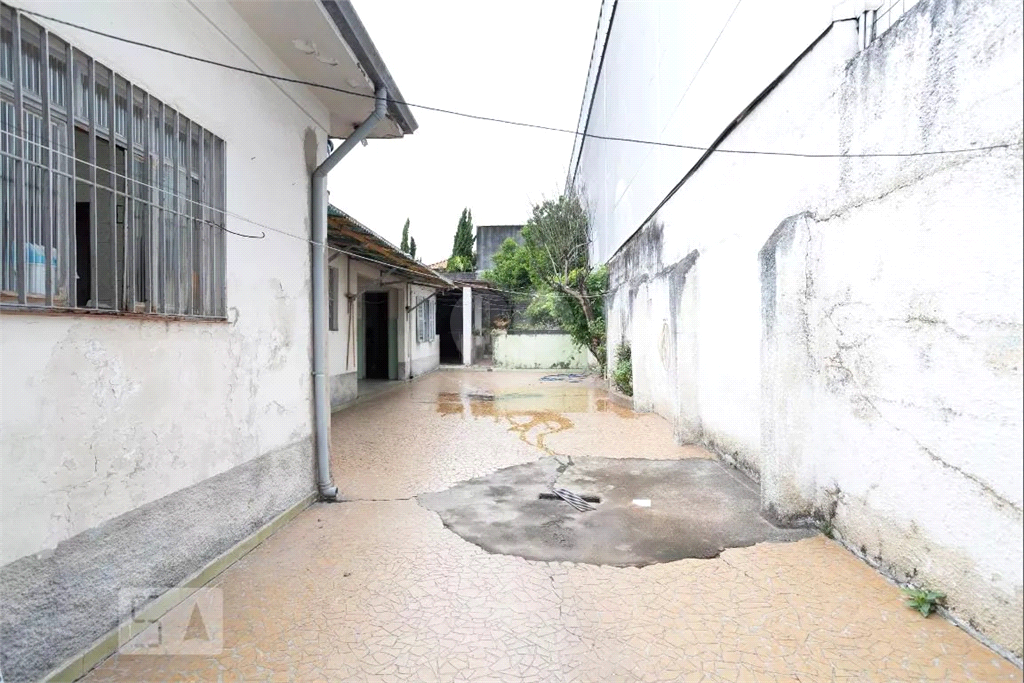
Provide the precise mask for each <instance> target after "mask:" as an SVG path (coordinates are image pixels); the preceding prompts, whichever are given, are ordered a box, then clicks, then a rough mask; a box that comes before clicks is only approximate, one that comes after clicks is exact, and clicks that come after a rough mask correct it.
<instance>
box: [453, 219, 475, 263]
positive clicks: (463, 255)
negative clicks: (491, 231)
mask: <svg viewBox="0 0 1024 683" xmlns="http://www.w3.org/2000/svg"><path fill="white" fill-rule="evenodd" d="M474 240H475V237H474V236H473V212H472V211H470V210H469V209H468V208H467V209H463V210H462V215H461V216H460V217H459V227H457V228H456V229H455V239H454V241H453V243H452V255H451V257H450V258H449V259H448V270H449V271H450V272H452V273H461V272H468V271H471V270H473V269H474V268H476V254H475V253H473V242H474Z"/></svg>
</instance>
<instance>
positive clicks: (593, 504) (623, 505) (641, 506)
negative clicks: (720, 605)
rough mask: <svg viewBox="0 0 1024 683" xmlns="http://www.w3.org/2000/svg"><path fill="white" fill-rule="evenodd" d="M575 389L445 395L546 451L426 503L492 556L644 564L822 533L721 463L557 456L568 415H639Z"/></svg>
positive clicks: (449, 406) (448, 411)
mask: <svg viewBox="0 0 1024 683" xmlns="http://www.w3.org/2000/svg"><path fill="white" fill-rule="evenodd" d="M567 389H568V390H567V391H563V392H559V393H548V394H535V393H507V394H494V393H490V392H483V391H476V390H469V391H465V392H463V393H441V394H439V395H438V397H437V411H438V412H439V413H441V414H442V415H445V416H447V415H456V414H461V415H463V416H465V417H472V418H491V419H494V420H496V421H499V422H504V423H507V424H508V428H509V431H512V432H515V433H516V434H517V435H518V436H519V438H520V439H521V440H523V441H524V442H526V443H528V444H530V445H532V446H534V447H536V448H537V449H539V450H540V451H542V452H543V453H544V456H545V457H542V458H541V459H540V460H538V461H536V462H533V463H527V464H522V465H516V466H513V467H508V468H505V469H502V470H499V471H497V472H494V473H492V474H490V475H487V476H484V477H479V478H476V479H472V480H469V481H465V482H462V483H459V484H457V485H455V486H453V487H452V488H450V489H448V490H446V491H440V492H434V493H426V494H422V495H420V496H418V500H419V501H420V503H421V504H422V505H424V506H425V507H427V508H428V509H431V510H433V511H435V512H437V513H438V515H440V517H441V519H442V521H443V522H444V524H445V526H446V527H447V528H449V529H450V530H452V531H453V532H455V533H456V534H458V535H459V536H461V537H462V538H464V539H465V540H467V541H469V542H471V543H474V544H475V545H478V546H480V547H481V548H483V549H485V550H487V551H489V552H492V553H500V554H506V555H516V556H519V557H524V558H527V559H532V560H542V561H570V562H583V563H589V564H599V565H614V566H645V565H649V564H655V563H661V562H672V561H675V560H680V559H685V558H712V557H717V556H718V555H719V554H720V553H721V552H722V550H724V549H725V548H735V547H744V546H750V545H754V544H756V543H760V542H764V541H791V540H797V539H801V538H806V537H809V536H812V535H814V532H813V531H809V530H806V529H783V528H779V527H776V526H773V525H772V524H771V523H769V522H768V521H767V520H765V519H764V518H763V517H762V516H761V514H760V499H759V496H758V493H757V488H756V484H754V483H753V482H752V481H750V480H749V479H747V478H746V477H745V476H744V475H742V474H741V473H739V472H737V471H735V470H732V469H730V468H727V467H725V466H723V465H722V464H721V463H719V462H717V461H714V460H708V459H696V458H691V459H681V460H648V459H644V458H642V457H637V458H597V457H594V458H591V457H588V458H576V459H575V460H573V459H572V458H569V457H567V456H565V455H562V454H559V453H556V452H554V451H553V450H552V449H551V448H549V447H548V446H547V445H546V443H545V438H546V437H549V436H551V435H552V434H556V433H558V432H562V431H565V430H567V429H570V428H572V427H573V422H572V421H571V420H570V419H569V418H568V417H566V415H565V413H567V412H568V413H571V412H580V413H582V412H594V411H598V412H604V411H613V412H616V413H620V414H621V415H622V416H623V417H627V416H628V417H632V416H635V413H633V412H632V411H630V410H627V409H623V408H621V407H619V406H617V405H616V404H614V403H613V402H611V401H610V400H609V399H607V398H601V397H596V396H595V395H594V392H592V391H585V390H584V391H580V390H578V389H576V388H567ZM573 389H576V390H573ZM639 455H642V454H639Z"/></svg>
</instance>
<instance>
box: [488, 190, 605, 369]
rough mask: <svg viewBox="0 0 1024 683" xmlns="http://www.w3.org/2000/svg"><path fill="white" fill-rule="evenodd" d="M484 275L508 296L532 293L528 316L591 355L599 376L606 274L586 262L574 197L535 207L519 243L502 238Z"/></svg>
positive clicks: (582, 215) (583, 223)
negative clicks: (550, 322)
mask: <svg viewBox="0 0 1024 683" xmlns="http://www.w3.org/2000/svg"><path fill="white" fill-rule="evenodd" d="M486 277H487V279H488V280H490V281H492V282H494V283H495V284H498V285H500V286H501V287H503V288H505V289H508V290H511V291H513V292H528V291H529V292H532V293H535V297H534V298H533V300H532V302H531V304H530V307H529V308H528V309H527V314H528V316H531V317H532V316H538V317H539V316H541V315H548V316H550V317H551V318H552V319H554V320H555V321H556V322H557V323H558V325H559V326H560V327H561V328H562V329H563V330H565V331H566V332H567V333H569V336H571V337H572V339H573V341H575V342H576V343H577V344H579V345H580V346H584V347H586V348H587V349H589V350H590V352H591V353H592V354H594V357H595V358H597V360H598V362H599V363H600V364H601V371H602V373H603V372H604V369H605V364H606V362H607V357H606V356H607V354H606V349H605V343H606V342H605V339H606V336H607V335H606V330H605V317H604V295H605V293H606V292H607V291H608V271H607V269H606V268H605V267H604V266H600V267H597V268H595V267H593V266H592V264H591V263H590V221H589V218H588V217H587V211H586V207H585V206H584V204H583V201H582V200H581V197H580V196H579V194H577V193H576V192H569V193H567V194H564V195H562V196H561V197H559V198H558V199H550V200H545V201H543V202H541V203H540V204H537V205H535V206H534V207H533V215H532V216H531V217H530V220H529V221H528V222H527V224H526V226H525V227H524V228H523V244H522V245H518V244H516V243H515V242H514V241H513V240H506V241H505V243H504V244H502V245H501V249H500V250H499V251H498V253H497V254H495V256H494V269H493V270H491V271H489V272H488V273H487V275H486Z"/></svg>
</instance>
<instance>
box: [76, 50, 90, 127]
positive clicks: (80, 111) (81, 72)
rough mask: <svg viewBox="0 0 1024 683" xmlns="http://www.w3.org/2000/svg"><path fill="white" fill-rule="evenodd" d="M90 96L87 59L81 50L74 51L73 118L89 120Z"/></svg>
mask: <svg viewBox="0 0 1024 683" xmlns="http://www.w3.org/2000/svg"><path fill="white" fill-rule="evenodd" d="M91 102H92V97H91V96H90V95H89V59H88V57H86V56H85V55H83V54H82V53H81V52H78V51H77V50H76V51H75V118H77V119H79V120H80V121H84V122H86V124H88V122H89V112H90V111H91V106H90V103H91Z"/></svg>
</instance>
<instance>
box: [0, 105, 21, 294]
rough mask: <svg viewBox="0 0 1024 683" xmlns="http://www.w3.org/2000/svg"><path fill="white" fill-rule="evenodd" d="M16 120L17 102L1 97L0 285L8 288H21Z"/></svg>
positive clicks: (10, 290) (12, 289)
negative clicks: (16, 253) (17, 251)
mask: <svg viewBox="0 0 1024 683" xmlns="http://www.w3.org/2000/svg"><path fill="white" fill-rule="evenodd" d="M15 120H16V119H15V112H14V103H13V102H8V101H7V100H6V99H4V100H0V219H2V220H0V251H2V254H0V259H2V260H0V287H2V288H3V289H4V290H5V291H8V292H13V291H15V289H16V288H17V272H16V268H17V259H15V258H14V244H15V216H14V201H15V200H14V197H15V193H14V155H15V153H16V152H17V150H18V147H19V146H18V145H16V142H17V141H16V140H15V137H14V132H15V131H14V128H15V125H14V124H15Z"/></svg>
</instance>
